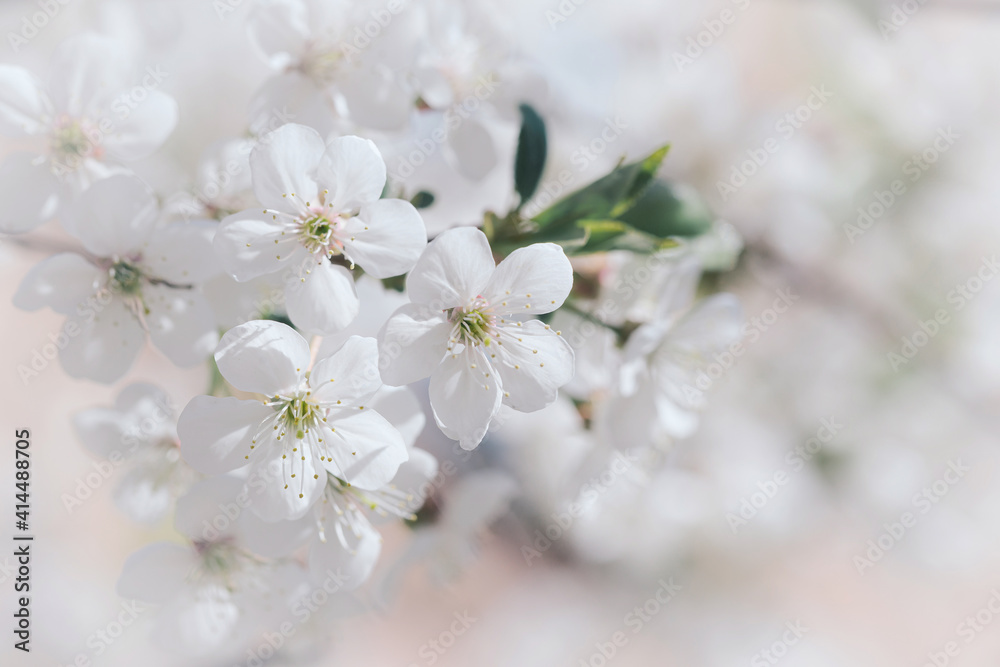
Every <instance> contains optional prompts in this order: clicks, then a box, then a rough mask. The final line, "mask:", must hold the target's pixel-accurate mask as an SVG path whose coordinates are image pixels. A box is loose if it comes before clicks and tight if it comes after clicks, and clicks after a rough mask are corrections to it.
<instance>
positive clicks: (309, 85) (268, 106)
mask: <svg viewBox="0 0 1000 667" xmlns="http://www.w3.org/2000/svg"><path fill="white" fill-rule="evenodd" d="M332 111H333V109H332V106H331V104H330V101H329V100H328V96H327V93H326V91H325V90H323V89H322V88H320V87H319V86H318V85H317V84H316V82H315V81H314V80H313V79H311V78H310V77H309V76H307V75H306V74H304V73H303V72H300V71H298V70H286V71H284V72H281V73H280V74H275V75H274V76H272V77H271V78H269V79H268V80H267V81H265V82H264V84H263V85H262V86H261V87H260V88H258V89H257V91H256V92H255V93H254V94H253V97H251V98H250V104H249V108H248V109H247V115H248V116H249V119H250V132H251V134H253V135H254V136H258V137H259V136H262V135H266V134H267V133H268V132H270V131H271V130H273V129H275V128H277V127H281V126H282V125H284V124H285V123H288V122H290V121H291V120H293V119H294V120H295V122H296V123H299V124H301V125H308V126H309V127H311V128H313V129H315V130H316V131H318V132H320V134H321V136H326V135H328V134H329V133H330V132H332V131H334V129H335V128H334V120H333V118H331V116H332V115H333V114H332V113H331V112H332Z"/></svg>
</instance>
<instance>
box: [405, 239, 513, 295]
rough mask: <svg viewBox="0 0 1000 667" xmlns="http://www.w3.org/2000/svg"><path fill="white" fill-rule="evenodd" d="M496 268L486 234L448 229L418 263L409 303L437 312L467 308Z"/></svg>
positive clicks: (410, 278) (410, 279) (408, 287)
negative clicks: (422, 305)
mask: <svg viewBox="0 0 1000 667" xmlns="http://www.w3.org/2000/svg"><path fill="white" fill-rule="evenodd" d="M495 268H496V264H495V263H494V262H493V253H492V251H491V250H490V243H489V241H487V240H486V234H483V233H482V232H481V231H480V230H478V229H476V228H474V227H459V228H456V229H449V230H448V231H446V232H444V233H442V234H441V235H440V236H438V237H437V238H436V239H434V240H433V241H431V243H430V244H429V245H428V246H427V249H426V250H425V251H424V254H423V255H421V257H420V259H419V260H417V264H416V266H414V267H413V271H411V272H410V275H409V276H407V278H406V293H407V295H408V296H409V297H410V301H413V302H414V303H422V304H427V305H430V306H432V307H433V308H434V309H436V310H443V309H445V308H454V307H455V306H464V305H466V304H467V303H468V302H469V300H471V299H473V298H475V297H476V296H478V295H480V294H481V293H482V291H483V289H484V288H485V287H486V284H487V283H488V282H489V280H490V276H492V275H493V271H494V270H495Z"/></svg>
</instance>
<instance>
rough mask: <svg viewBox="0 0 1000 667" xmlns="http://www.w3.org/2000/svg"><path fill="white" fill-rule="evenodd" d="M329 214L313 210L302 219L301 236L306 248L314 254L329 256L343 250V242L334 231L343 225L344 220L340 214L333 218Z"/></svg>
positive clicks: (300, 224)
mask: <svg viewBox="0 0 1000 667" xmlns="http://www.w3.org/2000/svg"><path fill="white" fill-rule="evenodd" d="M327 215H328V214H327V213H324V212H323V211H322V210H313V211H311V212H310V215H308V216H305V217H303V218H301V219H300V222H299V238H300V239H301V241H302V245H303V246H305V248H306V250H308V251H309V252H311V253H313V254H317V253H323V254H324V255H328V256H329V255H336V254H338V253H340V252H342V250H343V247H344V245H343V243H341V242H340V241H339V240H337V238H336V237H335V236H334V232H336V231H337V230H338V229H339V228H340V227H341V226H342V225H343V220H342V218H341V217H340V216H339V215H334V216H333V220H331V219H330V218H328V217H327Z"/></svg>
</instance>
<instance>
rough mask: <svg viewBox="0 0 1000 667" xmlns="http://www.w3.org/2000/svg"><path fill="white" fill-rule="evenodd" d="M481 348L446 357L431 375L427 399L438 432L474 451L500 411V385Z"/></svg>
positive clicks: (468, 349) (467, 349)
mask: <svg viewBox="0 0 1000 667" xmlns="http://www.w3.org/2000/svg"><path fill="white" fill-rule="evenodd" d="M499 379H500V378H498V377H496V375H495V373H494V370H493V368H491V366H490V364H489V361H488V359H487V357H486V355H485V354H484V353H483V351H482V346H478V347H476V348H468V347H467V348H466V349H464V350H463V351H461V352H459V353H457V354H449V355H446V356H445V358H444V361H442V362H441V365H440V366H439V367H438V369H437V370H436V371H434V374H433V375H431V385H430V398H431V408H432V409H433V411H434V419H435V421H437V425H438V427H439V428H440V429H441V431H442V432H443V433H444V434H445V435H446V436H448V437H449V438H451V439H453V440H458V441H459V443H460V444H461V446H462V448H463V449H475V448H476V446H478V445H479V443H480V442H481V441H482V439H483V438H484V437H485V436H486V429H487V428H489V425H490V421H491V420H492V419H493V417H494V416H495V415H496V414H497V412H498V411H499V410H500V399H501V397H502V395H503V394H502V393H501V391H500V383H499Z"/></svg>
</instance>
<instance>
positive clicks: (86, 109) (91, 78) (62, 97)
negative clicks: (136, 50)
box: [49, 33, 135, 118]
mask: <svg viewBox="0 0 1000 667" xmlns="http://www.w3.org/2000/svg"><path fill="white" fill-rule="evenodd" d="M134 62H135V61H134V60H133V58H131V57H129V55H128V54H127V53H126V52H125V51H124V50H123V49H122V48H121V45H120V44H118V43H117V42H115V41H113V40H111V39H108V38H106V37H103V36H101V35H98V34H96V33H83V34H81V35H78V36H76V37H71V38H70V39H67V40H66V41H64V42H63V43H62V44H60V46H59V48H57V49H56V51H55V53H54V54H53V56H52V60H51V61H50V62H49V72H50V75H49V93H50V94H51V96H52V102H53V105H54V106H55V109H56V111H61V112H65V113H68V114H69V115H71V116H74V117H81V116H83V117H89V118H99V117H100V116H101V115H102V112H104V111H106V110H107V107H109V106H110V103H111V100H112V99H114V97H115V95H118V94H119V93H122V92H124V91H125V90H126V88H127V87H128V86H127V84H128V83H130V81H129V80H128V79H129V73H130V70H131V69H132V63H134Z"/></svg>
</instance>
